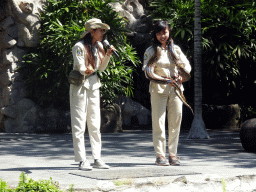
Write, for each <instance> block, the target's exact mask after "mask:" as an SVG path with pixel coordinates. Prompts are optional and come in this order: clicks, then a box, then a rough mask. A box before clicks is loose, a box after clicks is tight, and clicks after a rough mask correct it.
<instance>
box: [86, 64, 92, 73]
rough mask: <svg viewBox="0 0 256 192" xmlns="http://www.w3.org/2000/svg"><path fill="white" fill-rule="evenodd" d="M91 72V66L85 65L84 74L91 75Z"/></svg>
mask: <svg viewBox="0 0 256 192" xmlns="http://www.w3.org/2000/svg"><path fill="white" fill-rule="evenodd" d="M92 73H93V68H92V66H89V67H87V70H86V71H85V75H91V74H92Z"/></svg>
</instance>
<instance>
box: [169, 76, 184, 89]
mask: <svg viewBox="0 0 256 192" xmlns="http://www.w3.org/2000/svg"><path fill="white" fill-rule="evenodd" d="M170 79H171V80H172V82H171V83H169V85H170V86H172V87H174V86H175V84H176V83H177V84H178V85H181V84H182V83H183V78H182V77H181V76H178V77H177V76H175V77H174V78H170Z"/></svg>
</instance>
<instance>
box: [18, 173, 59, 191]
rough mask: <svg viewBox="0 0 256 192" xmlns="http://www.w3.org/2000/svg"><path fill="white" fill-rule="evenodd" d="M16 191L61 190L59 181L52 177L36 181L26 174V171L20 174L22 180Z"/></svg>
mask: <svg viewBox="0 0 256 192" xmlns="http://www.w3.org/2000/svg"><path fill="white" fill-rule="evenodd" d="M15 191H23V192H24V191H31V192H33V191H36V192H61V190H59V184H58V182H54V181H53V180H52V178H50V180H38V181H34V180H33V179H31V178H29V177H28V176H27V175H25V173H24V172H22V173H21V175H20V181H19V184H18V187H17V188H16V189H15Z"/></svg>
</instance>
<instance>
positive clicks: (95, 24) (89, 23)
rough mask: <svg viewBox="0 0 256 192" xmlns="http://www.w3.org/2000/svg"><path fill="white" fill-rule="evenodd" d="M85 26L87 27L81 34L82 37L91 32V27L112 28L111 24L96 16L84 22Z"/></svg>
mask: <svg viewBox="0 0 256 192" xmlns="http://www.w3.org/2000/svg"><path fill="white" fill-rule="evenodd" d="M84 28H85V31H84V32H83V34H82V35H81V38H83V37H84V36H85V35H86V34H87V33H89V32H90V29H98V28H100V29H105V30H109V29H110V27H109V25H107V24H105V23H102V21H101V20H100V19H96V18H93V19H90V20H88V21H86V22H85V24H84Z"/></svg>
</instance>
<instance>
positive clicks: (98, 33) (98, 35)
mask: <svg viewBox="0 0 256 192" xmlns="http://www.w3.org/2000/svg"><path fill="white" fill-rule="evenodd" d="M104 34H105V30H104V29H101V28H99V29H93V30H91V36H92V41H93V42H96V41H102V39H103V36H104Z"/></svg>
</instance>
